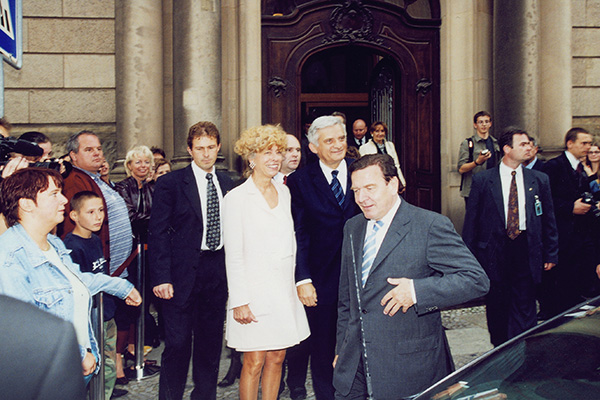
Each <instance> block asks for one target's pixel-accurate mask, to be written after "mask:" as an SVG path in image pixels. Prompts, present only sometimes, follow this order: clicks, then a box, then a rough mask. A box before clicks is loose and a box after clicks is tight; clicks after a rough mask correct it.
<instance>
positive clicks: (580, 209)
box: [573, 199, 592, 215]
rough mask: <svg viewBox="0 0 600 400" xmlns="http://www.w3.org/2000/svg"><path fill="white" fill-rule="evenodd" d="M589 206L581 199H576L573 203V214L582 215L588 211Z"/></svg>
mask: <svg viewBox="0 0 600 400" xmlns="http://www.w3.org/2000/svg"><path fill="white" fill-rule="evenodd" d="M591 207H592V205H591V204H585V203H584V202H583V201H582V200H581V199H577V200H576V201H575V203H573V214H575V215H583V214H585V213H587V212H588V211H590V208H591Z"/></svg>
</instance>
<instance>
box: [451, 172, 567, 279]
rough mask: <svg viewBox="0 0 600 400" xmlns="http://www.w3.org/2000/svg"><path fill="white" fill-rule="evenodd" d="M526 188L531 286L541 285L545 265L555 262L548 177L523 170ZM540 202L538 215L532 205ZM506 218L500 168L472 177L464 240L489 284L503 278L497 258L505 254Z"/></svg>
mask: <svg viewBox="0 0 600 400" xmlns="http://www.w3.org/2000/svg"><path fill="white" fill-rule="evenodd" d="M522 170H523V183H524V186H525V207H526V210H525V212H526V219H527V222H526V223H527V233H526V234H527V244H528V248H529V268H530V270H531V276H532V277H533V280H534V282H536V283H540V282H541V280H542V271H543V266H544V263H546V262H551V263H555V264H556V263H557V262H558V232H557V229H556V221H555V218H554V205H553V202H552V195H551V192H550V182H549V180H548V176H547V175H545V174H544V173H542V172H539V171H535V170H529V169H527V168H522ZM536 202H539V204H540V205H541V208H542V210H541V211H542V213H541V215H537V213H536V210H535V204H536ZM505 221H506V216H505V214H504V201H503V197H502V185H501V181H500V169H499V167H496V168H493V169H489V170H486V171H483V172H480V173H479V174H477V175H474V176H473V184H472V186H471V194H470V195H469V201H468V202H467V213H466V215H465V225H464V228H463V238H464V240H465V243H466V244H467V246H468V247H469V248H470V249H471V251H472V252H473V254H475V256H476V257H477V259H478V260H479V262H480V263H481V265H482V266H483V268H484V269H485V271H486V272H487V274H488V276H489V277H490V279H491V280H492V281H501V280H503V278H504V276H503V275H504V271H503V269H502V265H500V264H499V260H500V259H501V257H500V255H501V254H502V253H503V252H504V251H505V249H504V243H505V242H506V223H505Z"/></svg>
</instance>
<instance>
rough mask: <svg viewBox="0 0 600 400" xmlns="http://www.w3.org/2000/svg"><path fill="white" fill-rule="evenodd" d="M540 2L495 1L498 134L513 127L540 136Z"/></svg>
mask: <svg viewBox="0 0 600 400" xmlns="http://www.w3.org/2000/svg"><path fill="white" fill-rule="evenodd" d="M538 3H539V2H538V1H537V0H495V1H494V64H493V65H494V112H493V119H494V127H495V129H494V132H495V133H496V134H497V135H498V134H500V133H501V131H502V129H504V128H506V127H507V126H509V125H517V126H519V127H521V128H524V129H526V130H527V131H528V132H531V133H532V134H534V135H535V134H537V132H538V109H539V101H538V90H539V89H538V88H539V79H538V78H539V73H538V68H539V63H538V60H539V59H538V53H539V48H538V40H539V32H538V29H539V8H538Z"/></svg>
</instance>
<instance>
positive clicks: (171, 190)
mask: <svg viewBox="0 0 600 400" xmlns="http://www.w3.org/2000/svg"><path fill="white" fill-rule="evenodd" d="M0 125H2V121H0ZM2 126H4V125H2ZM491 126H492V119H491V115H490V114H489V113H487V112H485V111H482V112H479V113H477V114H476V115H475V117H474V128H475V130H476V133H475V134H474V135H473V136H471V137H469V138H468V139H466V140H465V141H464V142H463V143H462V144H461V147H460V152H459V157H458V158H459V162H458V171H459V173H460V174H462V177H463V179H462V182H461V195H462V196H463V197H464V198H465V203H466V216H465V225H464V228H463V236H462V238H461V236H459V235H458V233H457V232H456V231H455V229H454V227H453V225H452V223H451V222H450V220H449V219H448V218H446V217H444V216H442V215H440V214H437V213H434V212H431V211H427V210H424V209H421V208H418V207H416V206H413V205H411V204H409V203H408V202H407V201H406V199H404V198H403V197H402V196H400V194H402V193H403V192H404V191H405V188H406V186H407V184H410V181H409V182H407V181H406V179H405V177H404V174H403V173H402V170H401V168H400V160H399V157H398V153H397V151H396V149H397V146H395V145H394V144H393V143H392V142H391V141H389V136H390V134H389V131H388V127H387V125H386V124H385V123H384V122H381V121H376V122H374V123H373V124H371V126H370V127H368V125H367V123H366V122H365V121H364V120H362V119H358V120H356V121H354V123H353V124H352V134H351V135H347V133H346V132H347V131H346V121H345V116H344V115H343V114H341V113H335V115H327V116H322V117H318V118H316V119H315V120H314V121H313V122H312V123H311V124H310V127H309V128H308V130H307V132H306V135H302V137H301V138H300V140H299V138H297V137H296V136H294V135H291V134H287V133H286V132H285V131H284V130H283V129H282V128H281V127H280V126H278V125H263V126H258V127H253V128H250V129H247V130H245V131H244V132H242V134H241V135H240V138H239V139H238V140H237V142H236V143H235V147H234V150H235V152H236V153H237V154H238V155H239V156H241V158H242V159H243V162H244V173H243V177H242V179H240V180H239V182H234V181H233V180H232V178H231V176H230V175H229V174H228V173H226V172H225V171H222V170H219V169H217V168H216V165H215V164H216V161H217V156H218V153H219V151H220V149H221V137H220V134H219V131H218V128H217V127H216V126H215V125H214V124H213V123H211V122H208V121H200V122H198V123H196V124H194V125H193V126H191V127H190V128H189V132H188V137H187V151H188V153H189V155H190V157H191V163H190V164H189V165H187V166H186V167H184V168H181V169H178V170H175V171H173V172H171V164H170V163H169V161H167V160H166V155H165V153H164V151H162V150H161V149H159V148H154V147H153V148H149V147H147V146H142V145H140V146H135V147H133V148H132V149H131V150H130V151H129V152H128V153H127V155H126V157H125V161H124V167H125V171H126V173H127V178H125V179H124V180H122V181H120V182H117V183H114V182H112V181H111V180H110V177H109V176H110V170H109V165H108V163H107V162H106V159H105V157H104V154H103V149H102V145H101V142H100V139H99V138H98V136H97V135H96V134H94V133H93V132H91V131H88V130H84V131H81V132H79V133H77V134H75V135H73V136H71V137H70V138H69V140H68V141H67V143H66V148H67V154H65V156H64V157H61V160H60V161H56V162H55V161H54V160H52V159H51V154H52V153H51V152H52V145H51V143H50V140H49V138H48V137H47V136H46V135H44V134H42V133H40V132H27V133H25V134H23V135H22V136H21V138H20V140H22V141H24V142H27V143H31V144H34V149H33V150H31V148H30V147H19V149H25V151H26V152H27V154H11V158H10V159H9V160H7V163H6V164H5V166H4V168H3V170H2V181H1V182H0V211H1V212H2V214H3V216H4V217H3V221H5V224H6V226H5V227H4V228H3V230H2V231H4V230H5V232H4V233H3V234H2V240H1V241H0V294H5V295H8V296H10V297H15V298H18V299H21V300H24V301H25V302H28V303H31V304H33V305H35V306H36V307H37V308H39V309H42V310H44V311H48V312H50V313H51V314H54V315H55V316H58V317H60V318H62V319H65V320H67V321H70V322H72V323H73V326H74V332H75V335H71V336H69V335H64V338H65V340H71V341H73V340H74V341H75V343H73V346H77V348H78V349H79V355H80V360H79V361H80V364H81V367H80V368H79V370H80V371H81V372H80V373H79V375H80V376H82V377H84V378H85V379H79V380H81V381H82V382H81V383H82V385H83V384H84V383H86V384H87V382H89V380H90V379H91V378H92V377H93V376H94V373H97V371H98V366H99V365H100V363H103V364H104V366H105V368H104V382H105V397H106V398H107V399H108V398H111V397H113V398H115V397H119V396H121V395H124V394H125V393H126V390H125V389H124V386H122V385H124V384H126V383H127V380H128V376H129V373H128V370H127V364H126V363H124V362H123V361H124V360H126V359H127V358H132V357H133V354H134V353H135V351H136V346H135V334H134V333H135V324H134V322H135V321H136V319H137V318H146V317H148V318H150V319H152V317H151V316H149V315H148V316H146V315H142V316H141V317H140V316H139V313H140V311H139V310H137V309H136V308H135V307H131V306H137V305H139V304H140V303H141V301H142V297H143V298H144V301H145V302H152V303H153V304H154V305H155V307H156V310H157V311H158V313H159V321H160V325H161V333H160V336H161V337H162V339H163V340H164V344H165V346H164V351H163V353H162V359H161V365H160V367H159V366H158V365H156V363H155V362H152V361H146V363H145V365H144V367H145V368H146V369H147V370H148V371H149V373H150V374H152V373H160V380H159V393H158V397H159V398H160V399H161V400H162V399H181V398H182V397H183V393H184V390H185V387H186V382H187V376H188V371H189V366H190V361H191V362H192V364H193V369H192V379H193V384H194V387H193V390H192V393H191V398H192V399H215V398H216V393H217V384H218V385H219V386H227V385H231V384H233V383H234V382H235V380H236V379H237V378H238V377H239V378H240V384H239V396H240V398H241V399H244V400H245V399H257V398H258V393H259V387H260V388H261V390H262V398H263V399H271V400H274V399H277V398H278V396H279V395H280V393H281V392H282V391H283V389H284V387H285V386H286V385H287V386H288V388H289V390H290V396H291V398H292V399H303V398H306V395H307V391H306V376H307V369H308V365H309V364H310V368H311V372H312V382H313V389H314V392H315V395H316V398H317V399H318V400H329V399H364V398H367V397H369V396H370V397H372V398H377V399H396V398H402V397H407V396H411V395H414V394H416V393H418V392H420V391H422V390H423V389H425V388H427V387H428V386H429V385H431V384H432V383H434V382H435V381H436V380H438V379H440V378H442V377H444V376H446V375H447V374H449V373H450V372H451V371H452V370H453V368H454V365H453V361H452V357H451V356H450V352H449V348H448V343H447V340H446V337H445V334H444V330H443V327H442V324H441V318H440V309H442V308H445V307H449V306H453V305H457V304H462V303H464V302H467V301H469V300H472V299H476V298H480V297H483V296H485V302H486V310H487V317H488V327H489V331H490V336H491V341H492V343H493V344H494V345H499V344H501V343H503V342H505V341H506V340H508V339H510V338H511V337H513V336H516V335H518V334H519V333H521V332H523V331H524V330H526V329H528V328H529V327H531V326H533V325H534V324H535V323H536V319H537V315H536V312H537V309H536V300H538V301H539V303H540V306H541V313H542V316H544V317H547V316H551V315H555V314H556V313H558V312H560V311H562V310H564V309H565V308H568V307H569V306H572V305H574V304H575V303H577V302H578V301H580V300H581V299H582V296H584V297H589V296H593V295H595V294H598V290H599V286H600V280H599V278H600V258H599V257H598V255H600V254H599V253H598V250H597V249H598V248H599V247H598V239H600V235H599V234H598V233H599V230H598V229H597V227H596V226H595V224H596V223H597V218H598V217H597V216H595V215H597V214H594V212H593V211H594V209H595V208H596V205H595V204H596V202H597V201H598V199H599V198H600V186H599V183H598V182H599V179H598V175H597V174H598V169H599V165H600V150H599V148H598V146H597V145H595V144H594V143H592V136H591V135H590V134H589V133H587V131H585V130H583V129H581V128H574V129H572V130H570V131H569V132H568V133H567V136H566V138H565V145H566V149H567V150H566V151H565V153H564V154H562V155H561V156H559V157H557V158H556V159H553V160H550V161H547V162H546V163H545V164H544V163H543V162H542V161H541V160H540V159H538V158H537V150H538V147H537V144H536V143H535V140H534V139H533V138H532V137H531V136H530V135H529V134H528V133H527V132H525V131H524V130H522V129H519V128H514V127H510V128H507V129H506V130H505V131H504V132H503V133H502V134H501V135H500V136H499V138H498V139H496V138H495V137H493V136H492V135H491V133H490V129H491ZM8 129H10V126H9V128H8ZM22 146H27V145H22ZM38 148H39V149H38ZM16 150H17V149H15V153H17V151H16ZM29 153H33V154H29ZM308 153H310V154H312V155H313V157H314V160H313V161H312V162H307V163H303V162H302V159H303V158H304V157H305V155H306V154H308ZM48 161H51V162H52V163H54V164H50V163H47V164H44V165H42V164H31V163H39V162H48ZM540 170H541V171H543V172H540ZM588 193H589V196H588ZM146 243H147V246H148V257H147V266H146V267H147V270H148V273H149V274H148V275H149V277H148V279H149V290H147V292H146V293H142V294H140V293H139V292H138V291H137V290H136V289H135V288H134V285H133V283H136V282H134V280H133V277H134V276H136V275H137V274H136V273H135V267H136V263H135V262H132V260H134V254H135V252H134V249H135V248H137V247H139V246H138V244H146ZM132 254H133V255H132ZM132 282H133V283H132ZM100 291H103V292H106V295H105V296H104V326H103V327H102V328H103V329H102V334H103V339H104V340H103V343H104V348H103V349H102V351H101V349H99V348H98V345H97V338H96V337H94V333H93V331H92V329H91V319H90V309H91V307H92V301H91V295H93V294H95V293H97V292H100ZM0 300H2V299H0ZM152 321H153V322H154V320H152ZM224 324H225V330H224V329H223V328H224ZM224 331H225V343H226V345H227V346H228V347H229V348H230V349H231V350H230V351H231V365H230V370H229V372H228V373H227V375H226V376H225V378H224V379H223V380H222V381H221V382H218V371H219V362H220V358H221V348H222V342H223V340H224V338H223V333H224ZM67 347H68V346H67ZM102 355H103V357H102ZM242 356H243V359H242ZM72 359H73V357H71V360H72ZM64 364H65V365H64V367H65V368H67V367H68V366H69V365H68V363H66V362H65V363H64ZM70 367H71V370H72V365H71V366H70ZM65 370H66V369H65ZM73 379H75V380H77V379H78V378H77V377H73ZM116 384H120V386H119V387H115V385H116ZM73 391H74V392H73V393H79V395H75V394H74V395H73V396H75V397H72V398H79V397H77V396H80V394H81V392H82V388H81V386H78V385H73ZM67 397H68V396H67ZM68 398H71V397H68Z"/></svg>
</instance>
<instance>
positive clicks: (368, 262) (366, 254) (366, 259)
mask: <svg viewBox="0 0 600 400" xmlns="http://www.w3.org/2000/svg"><path fill="white" fill-rule="evenodd" d="M382 226H383V221H377V222H375V224H374V225H373V230H372V231H371V232H369V234H368V235H367V238H366V239H365V244H364V245H363V262H362V268H361V270H362V277H361V281H362V286H363V287H365V283H367V278H368V277H369V272H370V271H371V267H372V266H373V261H375V256H376V255H377V251H376V250H377V246H376V240H375V239H376V237H377V231H378V230H379V228H381V227H382Z"/></svg>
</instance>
